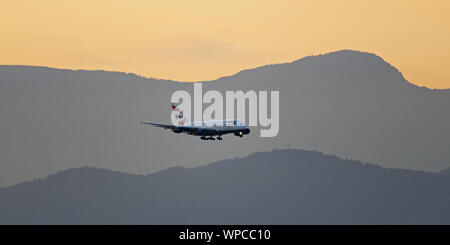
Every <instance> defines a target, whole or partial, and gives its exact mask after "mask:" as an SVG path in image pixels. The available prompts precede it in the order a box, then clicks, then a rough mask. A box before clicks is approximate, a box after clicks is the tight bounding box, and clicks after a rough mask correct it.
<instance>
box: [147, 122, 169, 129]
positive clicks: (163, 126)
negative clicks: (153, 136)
mask: <svg viewBox="0 0 450 245" xmlns="http://www.w3.org/2000/svg"><path fill="white" fill-rule="evenodd" d="M144 124H145V125H151V126H154V127H159V128H164V129H171V130H174V129H175V128H176V126H174V125H172V124H159V123H150V122H141V125H144Z"/></svg>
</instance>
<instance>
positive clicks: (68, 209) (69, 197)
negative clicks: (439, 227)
mask: <svg viewBox="0 0 450 245" xmlns="http://www.w3.org/2000/svg"><path fill="white" fill-rule="evenodd" d="M0 223H1V224H450V178H449V176H444V175H440V174H438V173H426V172H421V171H413V170H402V169H387V168H383V167H379V166H376V165H373V164H364V163H361V162H359V161H352V160H343V159H340V158H337V157H335V156H330V155H324V154H322V153H319V152H313V151H304V150H274V151H271V152H264V153H254V154H252V155H250V156H248V157H246V158H237V159H230V160H223V161H219V162H216V163H212V164H209V165H206V166H201V167H195V168H184V167H180V166H177V167H172V168H169V169H166V170H163V171H160V172H157V173H153V174H148V175H145V176H144V175H132V174H127V173H120V172H115V171H111V170H105V169H96V168H92V167H84V168H77V169H70V170H66V171H62V172H58V173H56V174H54V175H51V176H49V177H47V178H45V179H40V180H35V181H31V182H26V183H22V184H19V185H16V186H12V187H5V188H2V189H0Z"/></svg>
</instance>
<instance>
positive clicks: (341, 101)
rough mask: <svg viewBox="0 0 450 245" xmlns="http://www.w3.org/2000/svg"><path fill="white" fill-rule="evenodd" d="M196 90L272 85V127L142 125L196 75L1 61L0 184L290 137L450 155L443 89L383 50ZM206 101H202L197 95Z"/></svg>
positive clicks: (207, 155)
mask: <svg viewBox="0 0 450 245" xmlns="http://www.w3.org/2000/svg"><path fill="white" fill-rule="evenodd" d="M203 87H204V92H205V91H206V90H210V89H216V90H219V91H224V90H237V89H242V90H244V91H247V90H257V91H258V90H279V91H280V118H281V119H280V134H279V135H278V137H276V138H260V137H259V130H258V129H257V128H252V133H251V135H250V137H244V138H243V139H239V138H237V137H234V136H225V137H224V141H223V142H220V143H218V142H210V141H209V142H201V141H200V139H198V138H196V137H190V136H187V135H174V134H171V133H169V132H168V131H165V130H162V129H158V128H151V127H142V126H140V125H139V121H141V120H144V121H153V122H162V123H164V122H166V123H167V122H169V115H170V107H169V100H170V96H171V94H172V92H173V91H175V90H178V89H187V90H188V91H190V92H192V91H193V85H192V84H186V83H177V82H171V81H162V80H154V79H145V78H141V77H137V76H135V75H132V74H125V73H117V72H104V71H73V70H59V69H50V68H43V67H27V66H0V117H1V123H0V186H5V185H9V184H13V183H18V182H21V181H24V180H31V179H34V178H37V177H44V176H46V175H48V174H49V173H55V172H57V171H60V170H64V169H67V168H73V167H79V166H93V167H98V168H107V169H113V170H120V171H126V172H130V173H138V174H142V173H150V172H154V171H158V170H162V169H165V168H167V167H171V166H175V165H182V166H188V167H192V166H199V165H204V164H207V163H211V162H214V161H217V160H222V159H226V158H233V157H235V156H239V157H244V156H248V155H249V154H251V153H252V152H256V151H268V150H271V149H276V148H284V147H286V146H287V144H290V146H291V147H295V148H302V149H316V150H320V151H323V152H326V153H329V154H334V155H337V156H340V157H344V158H351V159H358V160H362V161H366V162H373V163H376V164H380V165H382V166H388V167H391V166H394V167H399V168H410V169H418V170H426V171H440V170H442V169H446V168H448V167H450V151H449V146H450V113H449V107H450V90H431V89H427V88H421V87H417V86H415V85H412V84H410V83H408V82H407V81H406V80H405V79H404V78H403V76H402V75H401V73H399V72H398V71H397V70H396V69H395V68H393V67H392V66H390V65H389V64H388V63H386V62H385V61H383V60H382V59H381V58H380V57H378V56H376V55H373V54H369V53H361V52H357V51H339V52H335V53H330V54H326V55H320V56H314V57H306V58H303V59H300V60H298V61H295V62H292V63H287V64H279V65H270V66H264V67H260V68H256V69H250V70H246V71H242V72H239V73H237V74H236V75H233V76H230V77H225V78H221V79H218V80H216V81H211V82H207V83H204V86H203ZM205 107H206V106H205Z"/></svg>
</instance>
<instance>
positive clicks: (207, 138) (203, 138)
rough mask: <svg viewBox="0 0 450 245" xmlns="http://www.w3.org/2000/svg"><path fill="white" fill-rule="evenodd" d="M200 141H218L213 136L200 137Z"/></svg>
mask: <svg viewBox="0 0 450 245" xmlns="http://www.w3.org/2000/svg"><path fill="white" fill-rule="evenodd" d="M200 139H201V140H216V139H214V138H213V137H212V136H210V137H205V136H202V137H200ZM220 140H221V139H220Z"/></svg>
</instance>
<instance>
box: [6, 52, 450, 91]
mask: <svg viewBox="0 0 450 245" xmlns="http://www.w3.org/2000/svg"><path fill="white" fill-rule="evenodd" d="M342 53H348V54H358V55H367V56H373V57H375V58H376V59H379V60H380V61H382V62H383V63H385V64H386V65H387V66H388V67H390V68H391V69H393V70H394V71H396V72H398V73H399V74H400V76H401V77H402V80H404V81H405V82H407V83H408V84H411V85H414V86H416V87H419V88H426V89H429V90H437V91H439V90H443V91H446V90H450V88H444V89H442V88H430V87H427V86H420V85H417V84H415V83H412V82H410V81H408V80H407V79H405V78H404V76H403V74H402V72H400V71H399V70H398V69H397V68H396V67H395V66H393V65H392V64H390V63H389V62H387V61H386V60H384V59H383V58H382V57H381V56H379V55H377V54H375V53H373V52H368V51H359V50H352V49H342V50H337V51H331V52H327V53H323V54H317V55H308V56H304V57H302V58H299V59H296V60H293V61H287V62H281V63H273V64H266V65H261V66H257V67H253V68H244V69H242V70H240V71H237V72H235V73H233V74H230V75H224V76H219V77H218V78H216V79H212V80H198V81H192V82H186V81H177V80H173V79H170V78H157V77H151V76H150V77H149V76H144V75H140V74H137V73H133V72H123V71H112V70H103V69H92V70H91V69H76V68H73V69H72V68H57V67H50V66H39V65H0V67H11V68H14V67H15V68H31V69H45V70H55V71H80V72H105V73H112V74H118V75H127V76H134V77H137V78H142V79H147V80H158V81H166V82H174V83H196V82H216V81H219V80H222V79H226V78H231V77H234V76H236V75H239V74H242V73H246V72H252V71H257V70H261V69H267V68H272V67H277V66H280V65H295V64H298V63H302V62H306V61H308V60H309V59H315V58H320V57H323V56H330V55H336V54H338V55H339V54H342Z"/></svg>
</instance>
